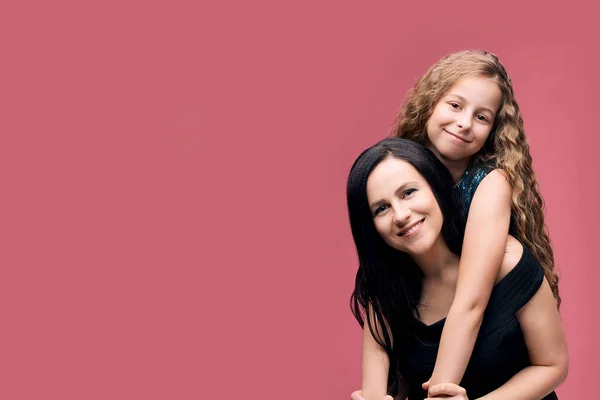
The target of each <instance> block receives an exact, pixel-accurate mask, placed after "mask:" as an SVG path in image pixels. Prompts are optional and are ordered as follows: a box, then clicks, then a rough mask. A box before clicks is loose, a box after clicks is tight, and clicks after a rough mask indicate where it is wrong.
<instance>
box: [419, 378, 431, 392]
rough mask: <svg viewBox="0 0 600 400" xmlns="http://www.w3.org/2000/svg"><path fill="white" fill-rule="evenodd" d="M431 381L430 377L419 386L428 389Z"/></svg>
mask: <svg viewBox="0 0 600 400" xmlns="http://www.w3.org/2000/svg"><path fill="white" fill-rule="evenodd" d="M430 381H431V379H429V380H428V381H427V382H425V383H423V384H422V385H421V387H422V388H423V390H429V382H430Z"/></svg>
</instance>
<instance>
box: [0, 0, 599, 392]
mask: <svg viewBox="0 0 600 400" xmlns="http://www.w3.org/2000/svg"><path fill="white" fill-rule="evenodd" d="M94 3H95V4H94V5H90V4H91V2H76V1H56V2H42V1H38V2H32V1H22V2H9V3H7V4H6V5H3V6H2V9H1V10H0V37H1V38H2V39H1V42H0V43H1V44H0V46H1V47H0V48H1V50H2V53H1V56H2V58H1V60H2V61H1V63H0V69H1V71H2V74H1V78H0V79H1V84H0V101H1V102H2V103H1V104H0V115H1V118H0V127H1V130H0V138H1V142H0V190H1V192H0V193H1V194H0V204H1V207H0V210H1V211H0V213H1V217H0V232H1V237H0V262H1V269H0V271H1V272H0V324H1V326H0V337H1V339H2V340H1V341H0V398H3V399H200V398H230V397H235V398H251V399H255V398H256V399H275V398H277V399H279V398H284V399H287V400H295V399H305V398H310V399H316V400H320V399H348V398H349V394H350V392H351V391H352V390H353V389H356V388H358V387H359V385H360V329H359V326H358V324H357V323H356V322H355V321H354V320H353V317H352V316H351V314H350V311H349V308H348V298H349V295H350V292H351V290H352V287H353V279H354V274H355V271H356V266H357V263H356V257H355V254H354V248H353V243H352V240H351V237H350V232H349V228H348V222H347V216H346V206H345V195H344V190H345V179H346V176H347V172H348V170H349V168H350V165H351V163H352V161H353V160H354V158H355V157H356V156H357V155H358V153H359V152H360V151H361V150H362V149H364V148H365V147H367V146H369V145H371V144H372V143H374V142H375V141H376V140H378V139H380V138H382V137H384V136H385V135H386V133H387V131H388V128H389V127H390V125H391V124H392V122H393V120H394V118H395V115H396V112H397V110H398V108H399V106H400V104H401V101H402V99H403V97H404V94H405V93H406V91H407V90H408V89H409V88H410V87H411V86H412V84H413V83H414V81H415V79H416V78H417V77H418V76H419V75H421V74H422V73H424V72H425V70H426V69H427V68H428V67H429V66H430V65H431V64H432V63H434V62H435V61H436V60H437V59H439V58H440V57H441V56H442V55H444V54H446V53H449V52H452V51H456V50H460V49H465V48H483V49H486V50H488V51H491V52H494V53H496V54H498V55H499V56H500V58H501V60H502V61H503V62H504V64H505V65H506V67H507V69H508V71H509V73H510V74H511V76H512V78H513V82H514V85H515V90H516V95H517V100H518V101H519V103H520V105H521V108H522V111H523V115H524V119H525V126H526V129H527V132H528V135H529V138H530V143H531V148H532V150H531V151H532V154H533V157H534V161H535V168H536V171H537V176H538V179H539V182H540V186H541V190H542V193H543V195H544V197H545V199H546V203H547V207H548V214H547V215H548V217H547V222H548V226H549V229H550V233H551V238H552V241H553V244H554V249H555V254H556V263H557V267H558V269H559V271H560V273H561V277H562V280H561V291H562V296H563V307H562V314H563V320H564V324H565V328H566V331H567V335H568V342H569V351H570V356H571V368H570V374H569V377H568V380H567V381H566V383H565V384H564V385H563V386H562V387H561V388H560V389H559V395H560V397H561V398H562V399H572V398H582V397H586V396H595V394H596V391H592V388H593V387H594V386H595V385H594V384H595V383H596V382H595V379H596V377H597V371H598V369H599V361H598V360H599V356H600V352H599V350H598V346H597V345H596V341H594V339H593V337H594V333H597V331H598V318H597V312H596V311H597V308H598V305H599V301H598V294H597V281H598V278H599V274H598V270H597V268H596V266H597V260H596V255H595V253H594V248H595V246H597V244H598V233H597V226H598V222H599V218H598V217H599V213H598V208H597V205H598V204H599V202H600V199H599V193H598V189H597V188H596V185H595V184H596V178H595V175H596V173H597V171H598V167H597V165H596V161H597V159H598V156H597V147H598V143H599V139H598V133H597V132H596V131H597V129H598V127H597V125H598V124H597V115H598V111H597V104H596V103H597V101H596V99H597V93H598V92H599V90H600V83H599V81H598V79H597V77H598V72H597V71H598V70H599V67H600V65H599V60H600V56H599V55H598V51H597V44H596V41H597V38H598V37H599V36H600V35H599V34H600V28H599V27H598V26H599V25H598V22H597V18H596V15H597V13H596V11H595V8H594V7H592V6H591V4H592V2H589V5H588V2H583V1H569V2H568V3H566V5H560V6H553V5H550V3H548V2H540V3H539V5H538V6H534V5H530V3H529V2H525V1H505V2H502V3H498V2H492V3H489V2H488V3H485V2H479V1H478V2H474V1H467V2H443V3H442V2H440V3H439V4H435V3H430V2H408V1H402V2H401V1H377V2H363V1H360V2H358V1H333V0H320V1H308V0H307V1H303V2H285V1H274V0H271V1H235V2H233V1H221V2H216V1H215V2H214V4H207V3H208V2H205V3H198V2H197V1H196V2H193V1H189V2H183V1H169V2H167V1H162V2H157V1H131V0H126V1H119V2H116V1H110V2H106V1H105V2H100V1H97V2H94ZM17 4H18V5H17Z"/></svg>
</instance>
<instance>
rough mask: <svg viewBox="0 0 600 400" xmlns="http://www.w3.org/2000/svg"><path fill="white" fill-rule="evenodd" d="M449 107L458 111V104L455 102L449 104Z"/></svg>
mask: <svg viewBox="0 0 600 400" xmlns="http://www.w3.org/2000/svg"><path fill="white" fill-rule="evenodd" d="M449 104H450V107H452V108H454V109H455V110H458V109H459V108H460V105H459V104H458V103H455V102H450V103H449Z"/></svg>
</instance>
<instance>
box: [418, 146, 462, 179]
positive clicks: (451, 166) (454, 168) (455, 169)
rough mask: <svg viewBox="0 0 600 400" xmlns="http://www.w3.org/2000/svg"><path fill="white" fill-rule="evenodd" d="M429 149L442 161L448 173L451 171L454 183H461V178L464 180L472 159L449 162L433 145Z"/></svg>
mask: <svg viewBox="0 0 600 400" xmlns="http://www.w3.org/2000/svg"><path fill="white" fill-rule="evenodd" d="M427 147H428V148H429V150H431V151H432V152H433V154H435V156H436V157H437V158H438V160H440V161H441V162H442V164H444V165H445V166H446V168H448V171H450V174H451V175H452V179H453V180H454V183H458V181H460V178H462V177H463V175H464V174H465V172H467V167H468V166H469V162H470V161H471V158H464V159H461V160H449V159H447V158H445V157H444V156H443V155H441V154H440V152H439V151H437V149H436V148H435V147H433V145H432V144H431V143H429V144H428V145H427Z"/></svg>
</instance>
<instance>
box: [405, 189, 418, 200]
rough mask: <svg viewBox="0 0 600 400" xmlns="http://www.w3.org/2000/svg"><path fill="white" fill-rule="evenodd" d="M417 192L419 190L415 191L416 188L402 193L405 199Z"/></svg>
mask: <svg viewBox="0 0 600 400" xmlns="http://www.w3.org/2000/svg"><path fill="white" fill-rule="evenodd" d="M416 191H417V189H414V188H411V189H406V190H405V191H404V192H402V198H403V199H405V198H407V197H409V196H410V195H411V194H413V193H414V192H416Z"/></svg>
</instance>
